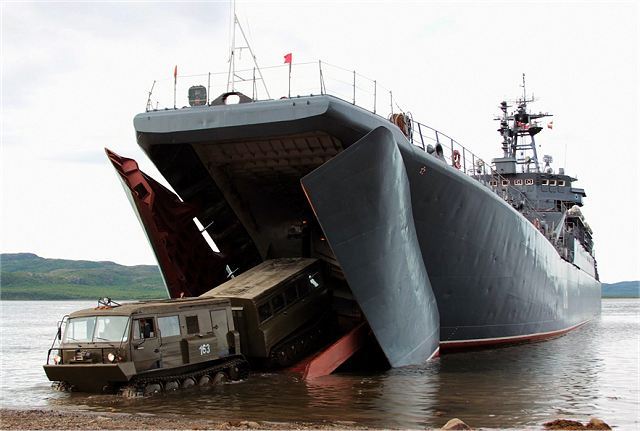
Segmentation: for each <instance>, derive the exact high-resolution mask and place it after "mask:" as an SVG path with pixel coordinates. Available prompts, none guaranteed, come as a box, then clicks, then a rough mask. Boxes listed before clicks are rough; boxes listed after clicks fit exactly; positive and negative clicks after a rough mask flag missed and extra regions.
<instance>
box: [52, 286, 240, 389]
mask: <svg viewBox="0 0 640 431" xmlns="http://www.w3.org/2000/svg"><path fill="white" fill-rule="evenodd" d="M231 313H232V312H231V304H230V302H229V301H228V300H224V299H217V298H205V299H200V298H187V299H178V300H158V301H145V302H134V303H128V304H123V305H120V304H117V303H114V302H112V301H110V300H109V301H99V303H98V306H97V307H95V308H89V309H85V310H80V311H76V312H74V313H71V314H70V315H69V316H65V317H64V318H63V320H62V321H61V322H60V325H59V327H58V333H57V335H56V340H57V343H56V341H54V344H57V346H56V347H52V348H51V349H49V352H48V355H47V364H46V365H45V366H44V370H45V372H46V374H47V377H48V378H49V380H52V381H54V382H56V384H57V386H58V387H59V388H60V389H66V390H78V391H82V392H99V391H109V392H116V391H120V392H122V393H126V394H127V395H132V394H149V393H153V392H161V391H169V390H173V389H177V388H179V387H188V386H193V385H196V384H199V385H205V384H209V383H211V382H215V381H220V380H226V379H230V380H238V379H241V378H243V377H244V376H245V375H246V374H247V371H248V363H247V361H246V360H245V359H244V357H243V356H242V351H241V348H240V336H239V333H238V332H237V331H236V330H235V326H234V323H233V317H232V314H231Z"/></svg>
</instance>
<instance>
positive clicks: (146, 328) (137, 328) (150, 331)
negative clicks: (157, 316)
mask: <svg viewBox="0 0 640 431" xmlns="http://www.w3.org/2000/svg"><path fill="white" fill-rule="evenodd" d="M155 336H156V326H155V322H154V318H153V317H143V318H140V319H134V321H133V339H134V340H142V339H145V338H155Z"/></svg>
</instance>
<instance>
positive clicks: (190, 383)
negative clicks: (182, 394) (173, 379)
mask: <svg viewBox="0 0 640 431" xmlns="http://www.w3.org/2000/svg"><path fill="white" fill-rule="evenodd" d="M195 384H196V382H195V380H193V379H192V378H191V377H187V378H186V379H184V380H183V381H182V385H180V386H182V388H183V389H186V388H190V387H191V386H194V385H195Z"/></svg>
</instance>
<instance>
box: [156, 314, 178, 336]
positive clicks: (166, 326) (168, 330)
mask: <svg viewBox="0 0 640 431" xmlns="http://www.w3.org/2000/svg"><path fill="white" fill-rule="evenodd" d="M158 329H159V330H160V336H161V337H173V336H176V335H180V320H179V319H178V316H167V317H158Z"/></svg>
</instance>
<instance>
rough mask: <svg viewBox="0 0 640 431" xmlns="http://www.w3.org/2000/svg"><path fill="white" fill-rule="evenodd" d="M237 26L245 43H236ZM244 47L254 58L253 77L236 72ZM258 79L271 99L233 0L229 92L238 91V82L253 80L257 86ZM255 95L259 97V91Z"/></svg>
mask: <svg viewBox="0 0 640 431" xmlns="http://www.w3.org/2000/svg"><path fill="white" fill-rule="evenodd" d="M236 27H237V28H238V29H239V30H240V35H241V36H242V39H243V40H244V45H240V46H238V45H236ZM243 49H247V50H249V54H250V55H251V59H252V60H253V68H254V73H253V76H252V77H248V78H247V77H243V76H241V75H239V73H240V72H236V57H238V59H240V58H241V57H242V50H243ZM256 71H257V72H258V75H259V78H257V77H256V76H255V72H256ZM245 72H246V71H245ZM256 79H258V80H260V81H262V86H263V87H264V91H265V93H266V94H267V98H268V99H271V96H270V95H269V89H268V88H267V84H266V82H265V81H264V77H263V76H262V71H261V70H260V66H258V60H257V58H256V56H255V54H254V53H253V50H252V49H251V45H250V44H249V40H248V39H247V36H246V35H245V33H244V30H243V29H242V25H241V24H240V20H239V19H238V16H237V15H236V3H235V1H233V0H232V1H231V45H230V47H229V72H228V74H227V92H230V91H231V92H234V91H236V83H238V82H246V81H252V82H253V87H254V88H255V86H256V82H255V81H256ZM254 97H257V91H256V95H255V96H254Z"/></svg>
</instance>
